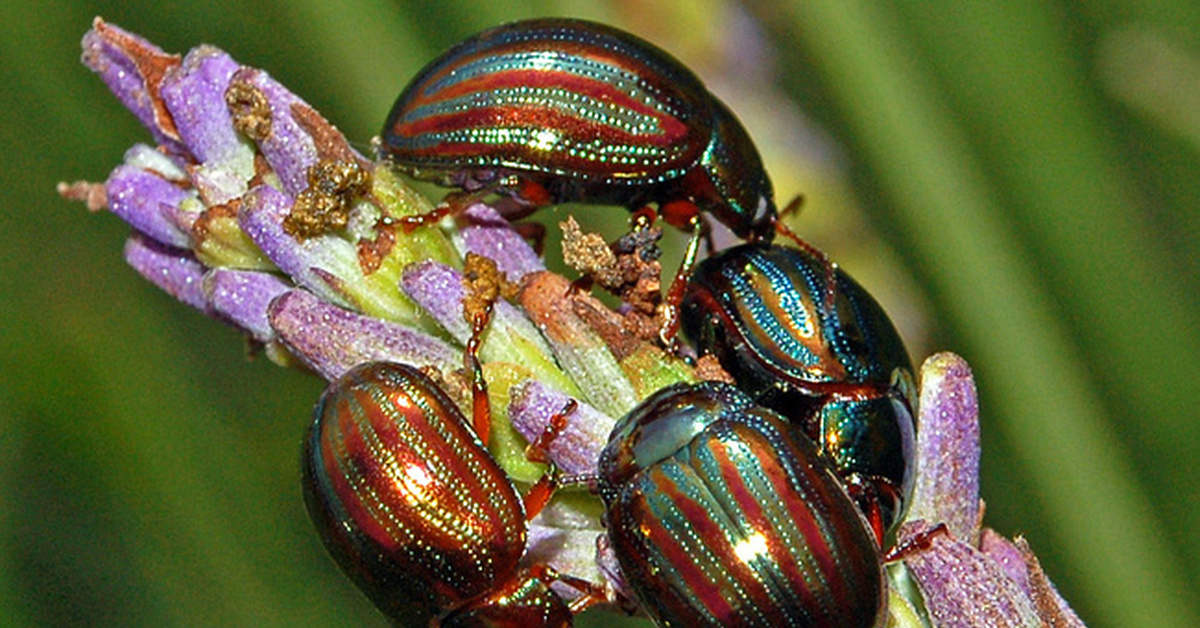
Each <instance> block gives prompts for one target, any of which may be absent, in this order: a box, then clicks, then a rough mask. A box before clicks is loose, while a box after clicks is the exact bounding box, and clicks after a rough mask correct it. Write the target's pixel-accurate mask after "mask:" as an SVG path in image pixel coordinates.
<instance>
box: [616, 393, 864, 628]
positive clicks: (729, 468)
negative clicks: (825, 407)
mask: <svg viewBox="0 0 1200 628" xmlns="http://www.w3.org/2000/svg"><path fill="white" fill-rule="evenodd" d="M599 473H600V479H599V489H600V494H601V497H602V498H603V499H604V501H605V504H606V513H605V524H606V526H607V528H608V535H609V540H610V542H611V545H612V547H613V549H614V550H615V553H616V556H617V558H618V560H619V562H620V564H621V570H622V572H623V573H624V576H625V578H626V580H627V582H628V583H629V585H630V587H631V588H632V589H633V590H634V592H635V593H636V595H637V597H638V599H639V601H640V603H641V604H642V606H643V608H644V609H645V610H646V611H647V612H648V613H649V614H650V615H651V616H652V617H653V618H654V619H655V621H656V622H658V623H659V624H660V625H663V626H686V627H687V628H696V627H698V626H804V627H815V626H829V627H835V626H836V627H839V628H847V627H854V626H863V627H869V626H879V625H881V623H882V621H883V619H884V615H885V613H884V612H883V608H884V604H885V602H884V584H883V573H882V563H881V561H880V556H879V550H878V548H877V546H876V543H875V539H874V538H873V537H872V535H871V533H870V531H869V530H868V529H867V526H866V522H865V520H864V519H863V517H862V515H861V514H860V513H859V511H858V509H857V508H856V507H855V505H854V503H853V502H852V501H851V500H850V498H849V496H848V495H847V494H846V492H845V489H844V488H843V486H842V484H841V482H840V481H839V480H838V477H837V475H836V474H835V473H834V471H833V470H832V469H831V468H830V467H829V466H828V465H827V464H826V462H825V460H824V458H823V457H822V456H821V455H820V454H819V453H818V452H817V450H816V448H815V447H814V446H813V444H812V442H811V441H810V440H809V439H808V438H807V437H806V436H805V435H804V434H803V433H802V432H801V431H800V430H799V429H798V428H797V427H796V426H795V425H793V424H792V423H790V422H789V421H788V420H787V419H785V418H783V417H782V416H780V415H778V414H776V413H775V412H772V411H770V410H767V409H765V408H762V407H759V406H756V405H754V404H753V403H752V401H751V399H750V398H749V397H748V396H747V395H745V394H744V393H742V392H741V391H739V390H737V389H735V388H734V387H732V386H730V385H728V384H723V383H719V382H705V383H702V384H679V385H675V386H672V387H668V388H665V389H663V390H661V391H659V392H657V393H655V394H654V395H652V396H651V397H650V398H648V399H647V400H646V401H644V402H643V403H641V404H640V405H639V406H638V407H637V408H635V409H634V410H633V411H632V412H631V413H630V414H629V415H627V416H626V417H624V418H623V419H622V420H621V421H619V422H618V423H617V425H616V427H614V429H613V433H612V438H611V440H610V441H609V443H608V446H607V447H606V448H605V449H604V451H603V452H602V453H601V456H600V463H599Z"/></svg>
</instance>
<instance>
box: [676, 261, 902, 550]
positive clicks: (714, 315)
mask: <svg viewBox="0 0 1200 628" xmlns="http://www.w3.org/2000/svg"><path fill="white" fill-rule="evenodd" d="M681 315H682V323H683V329H684V331H685V333H686V334H687V335H688V336H689V337H690V338H691V340H692V342H693V343H694V344H695V347H696V350H697V351H698V352H701V353H709V354H712V355H714V356H715V357H716V358H717V359H718V361H719V362H720V363H721V365H722V366H723V367H724V368H725V370H726V371H728V372H729V374H730V375H731V376H732V377H733V379H734V381H735V382H736V384H737V386H738V387H739V388H740V389H742V390H744V391H746V392H747V393H749V394H750V395H751V397H753V398H754V399H755V401H756V402H757V403H760V404H762V405H765V406H767V407H769V408H771V409H774V410H776V411H777V412H779V413H780V414H783V415H784V416H786V417H788V418H789V419H791V420H792V421H794V422H796V423H798V424H799V425H801V426H802V427H803V429H804V431H805V432H806V433H807V434H808V435H809V437H810V438H812V439H813V441H814V442H816V443H817V444H818V447H819V448H820V449H821V451H822V452H823V453H824V454H825V455H826V456H827V457H828V458H829V459H830V460H832V461H833V464H834V466H835V467H836V468H837V469H838V470H839V472H840V473H841V474H842V476H843V479H844V481H845V482H846V483H847V485H848V486H849V488H850V490H851V494H852V495H854V497H855V499H856V500H857V501H858V502H859V504H860V506H861V507H862V508H863V511H864V512H865V513H866V515H867V518H868V520H869V521H870V522H871V524H872V528H873V529H874V530H875V533H876V536H877V538H878V539H879V541H880V543H882V542H883V536H884V534H885V531H886V530H887V529H888V528H889V527H890V526H891V525H892V524H893V523H894V522H896V521H897V520H898V519H899V518H900V514H901V512H902V510H903V506H904V501H905V499H906V497H907V495H908V494H909V492H910V491H911V487H912V481H913V471H914V470H913V468H912V456H913V446H914V442H915V441H914V439H915V436H914V432H915V426H914V422H913V417H914V416H916V413H915V404H916V399H917V397H916V385H915V382H914V378H913V368H912V362H911V360H910V359H909V356H908V351H907V350H906V349H905V347H904V343H903V341H902V340H901V339H900V335H899V333H897V331H896V328H895V327H894V326H893V325H892V322H891V320H890V319H889V318H888V316H887V314H885V313H884V311H883V308H881V307H880V306H879V304H878V303H877V302H876V301H875V299H874V298H872V297H871V295H870V294H869V293H867V291H866V290H864V289H863V288H862V286H860V285H859V284H858V283H857V282H856V281H854V280H853V279H852V278H851V277H850V276H849V275H847V274H846V273H845V272H844V271H842V270H841V269H840V268H837V267H836V265H833V264H832V263H831V262H829V261H828V259H827V258H826V257H825V256H824V254H822V253H820V252H818V251H816V250H815V249H812V248H802V249H794V248H789V247H783V246H777V245H768V244H745V245H741V246H737V247H733V248H731V249H727V250H725V251H722V252H721V253H719V254H717V255H714V256H712V257H709V258H707V259H705V260H704V261H702V262H701V263H700V264H698V265H697V267H696V270H695V273H693V275H692V276H691V278H690V279H689V282H688V285H687V288H686V290H685V294H684V297H683V300H682V303H681Z"/></svg>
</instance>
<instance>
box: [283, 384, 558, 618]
mask: <svg viewBox="0 0 1200 628" xmlns="http://www.w3.org/2000/svg"><path fill="white" fill-rule="evenodd" d="M304 494H305V502H306V503H307V505H308V510H309V514H310V515H311V517H312V519H313V521H314V523H315V524H316V526H317V528H318V530H319V532H320V533H321V536H322V539H323V540H324V542H325V546H326V548H327V549H328V550H329V552H330V554H332V555H333V557H334V559H335V560H336V562H337V563H338V564H339V565H340V566H341V568H342V569H343V570H344V571H345V572H346V574H347V575H349V576H350V578H351V579H352V580H353V581H354V582H355V584H357V585H358V586H359V588H360V589H362V590H363V592H364V593H366V594H367V596H368V597H369V598H371V600H372V601H373V602H374V603H375V604H376V606H378V607H379V608H380V610H382V611H383V612H384V614H386V615H387V616H388V617H389V618H391V619H392V620H393V621H394V622H396V623H397V624H398V625H402V626H426V625H429V624H430V619H431V618H437V620H436V622H435V625H439V624H440V625H442V626H473V625H494V626H521V627H522V628H533V627H534V626H568V625H570V623H571V613H570V611H569V609H568V607H567V605H566V604H565V603H564V602H563V600H562V599H561V598H559V597H558V595H556V594H554V593H552V592H551V591H550V589H549V588H548V587H547V586H546V584H545V583H543V582H542V581H541V580H538V579H536V578H531V577H529V576H528V575H527V574H525V573H524V572H523V571H522V570H520V569H518V565H517V563H518V561H519V560H520V558H521V556H522V554H523V553H524V551H525V541H526V528H525V518H524V510H523V505H522V502H521V499H520V498H519V497H518V496H517V494H516V491H515V490H514V489H513V486H512V484H511V482H510V481H509V479H508V476H507V475H505V473H504V472H503V471H502V470H501V469H500V467H499V466H498V465H497V464H496V462H495V461H494V460H493V459H492V457H491V456H490V455H489V454H488V453H487V451H486V450H485V449H484V447H483V444H482V443H481V442H480V441H479V439H478V438H477V437H476V436H475V433H474V432H473V431H472V430H471V429H470V428H469V427H468V426H467V422H466V420H465V418H464V417H463V415H462V413H461V412H460V411H459V409H458V407H457V406H455V405H454V403H453V402H452V401H451V400H450V399H449V398H448V397H447V396H446V394H445V393H444V392H442V390H441V389H440V388H438V386H437V385H436V384H435V383H434V382H433V381H432V380H430V379H429V378H428V377H427V376H426V375H424V374H423V373H421V372H420V371H418V370H416V369H415V368H412V367H410V366H406V365H401V364H387V363H377V364H368V365H364V366H360V367H358V368H355V369H353V370H352V371H350V372H349V373H348V374H346V375H345V376H343V377H342V378H341V379H339V380H338V381H336V382H334V383H332V384H330V386H329V388H327V389H326V391H325V393H324V394H323V395H322V397H321V400H320V402H318V404H317V406H316V410H315V411H314V420H313V423H312V426H311V429H310V432H309V435H308V438H307V440H306V444H305V452H304Z"/></svg>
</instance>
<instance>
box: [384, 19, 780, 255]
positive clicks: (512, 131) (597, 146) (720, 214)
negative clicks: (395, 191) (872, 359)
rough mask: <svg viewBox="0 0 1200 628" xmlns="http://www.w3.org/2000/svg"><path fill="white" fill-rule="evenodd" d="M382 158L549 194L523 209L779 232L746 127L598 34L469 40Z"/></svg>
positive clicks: (685, 74) (620, 37)
mask: <svg viewBox="0 0 1200 628" xmlns="http://www.w3.org/2000/svg"><path fill="white" fill-rule="evenodd" d="M381 148H382V154H383V156H384V157H386V158H387V159H388V160H390V161H391V162H392V163H393V164H395V165H396V166H397V167H399V168H400V169H402V170H405V171H407V172H409V173H411V174H412V175H414V176H416V177H418V178H422V179H426V180H431V181H435V182H437V183H439V184H441V185H447V186H455V187H461V188H463V189H467V190H471V189H479V188H482V187H487V186H497V187H499V188H508V192H509V193H513V189H512V187H511V186H510V185H509V184H508V183H507V182H506V181H507V179H508V178H510V177H513V176H515V177H517V178H520V179H522V180H524V181H528V182H533V183H536V184H537V185H538V186H540V187H541V188H542V189H544V191H545V192H546V193H548V195H549V198H548V199H542V200H540V201H535V200H533V199H525V201H526V202H525V205H527V206H528V205H534V206H536V205H541V204H548V203H559V202H572V201H581V202H591V203H602V204H616V205H623V206H626V207H629V208H631V209H636V208H638V207H640V206H642V205H644V204H646V203H649V202H657V203H659V206H660V209H662V207H663V205H664V204H666V203H669V202H672V201H688V202H690V203H693V204H694V205H695V206H696V207H698V208H699V209H700V210H701V211H705V212H708V213H711V214H712V215H713V216H714V217H715V218H716V219H717V220H718V221H720V222H721V223H723V224H725V225H726V226H728V227H729V228H730V229H732V230H733V231H734V232H735V233H736V234H737V235H738V236H740V237H742V238H750V239H755V240H759V239H761V240H770V239H771V238H772V237H773V236H774V226H775V221H776V209H775V203H774V197H773V192H772V189H771V183H770V181H769V180H768V178H767V175H766V172H765V171H764V169H763V166H762V161H761V159H760V158H759V155H758V151H757V149H756V148H755V147H754V144H753V143H752V142H751V140H750V138H749V136H748V134H747V133H746V131H745V129H744V128H743V127H742V125H741V123H739V122H738V120H737V119H736V118H735V117H734V116H733V114H732V113H731V112H730V111H729V109H728V108H727V107H726V106H725V105H724V104H723V103H721V102H720V101H719V100H718V99H717V98H716V97H715V96H713V95H712V94H711V93H710V92H709V91H708V89H707V88H705V87H704V85H703V84H702V83H701V82H700V80H699V79H698V78H697V77H696V76H695V74H693V73H692V72H691V71H690V70H688V69H687V68H686V67H684V66H683V65H682V64H681V63H680V62H679V61H677V60H676V59H674V58H673V57H671V56H670V55H669V54H667V53H666V52H664V51H662V50H660V49H659V48H657V47H655V46H654V45H653V44H650V43H648V42H646V41H644V40H642V39H639V38H638V37H635V36H633V35H631V34H629V33H626V32H623V31H620V30H617V29H615V28H612V27H609V26H605V25H602V24H596V23H592V22H585V21H582V20H571V19H540V20H528V21H521V22H514V23H511V24H506V25H502V26H499V27H496V28H493V29H491V30H488V31H484V32H482V33H480V34H478V35H475V36H474V37H471V38H469V39H467V40H466V41H463V42H461V43H459V44H458V45H456V46H454V47H453V48H451V49H450V50H449V51H447V52H446V53H445V54H443V55H442V56H441V57H439V58H438V59H436V60H434V61H433V62H432V63H430V64H429V65H427V66H426V67H425V68H424V69H423V70H422V71H421V72H420V74H418V75H417V77H416V78H415V79H413V81H412V82H411V83H409V85H408V86H407V87H406V88H405V89H404V91H403V92H402V93H401V94H400V96H399V98H398V99H397V100H396V103H395V105H394V106H393V107H392V111H391V114H390V115H389V116H388V118H387V122H386V124H385V125H384V129H383V133H382V146H381ZM679 226H686V225H684V224H680V225H679Z"/></svg>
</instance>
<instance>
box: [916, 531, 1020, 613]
mask: <svg viewBox="0 0 1200 628" xmlns="http://www.w3.org/2000/svg"><path fill="white" fill-rule="evenodd" d="M928 531H929V528H928V526H926V525H921V524H919V523H918V524H905V526H904V527H903V528H902V529H901V531H900V537H901V541H900V542H901V543H905V542H908V541H911V540H912V539H913V538H915V537H917V536H918V535H921V534H924V533H927V532H928ZM927 542H928V544H929V548H928V549H923V550H920V551H917V552H914V554H913V555H911V556H909V557H907V558H905V559H904V564H905V565H906V566H907V567H908V569H909V571H911V572H912V574H913V577H914V578H915V579H916V581H917V583H918V585H919V586H920V588H921V592H922V593H923V594H924V597H925V607H926V609H928V611H929V616H930V619H932V620H933V624H934V625H935V626H938V628H1006V627H1009V626H1012V627H1018V626H1020V627H1028V628H1037V627H1040V626H1041V625H1042V623H1041V620H1040V619H1039V618H1038V614H1037V610H1036V609H1035V608H1034V606H1033V603H1032V602H1031V601H1030V599H1029V597H1028V596H1027V595H1026V594H1025V592H1024V591H1022V590H1021V588H1020V587H1019V586H1017V583H1015V582H1013V580H1012V579H1011V578H1009V577H1008V574H1006V573H1005V572H1004V570H1003V569H1001V568H1000V566H999V565H998V564H996V562H995V561H993V560H992V559H991V558H989V557H988V556H986V555H985V554H984V553H983V552H981V551H979V550H977V549H975V547H973V546H972V545H970V544H969V543H965V542H963V541H960V540H958V539H956V538H954V537H952V536H950V535H949V534H946V533H939V532H933V533H932V534H931V535H930V536H929V537H928V538H927Z"/></svg>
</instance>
